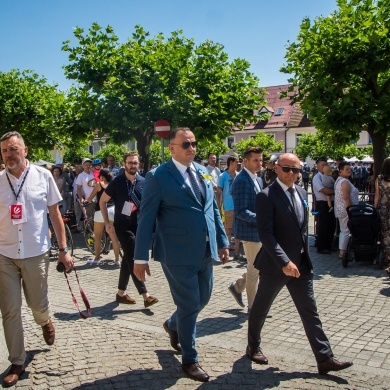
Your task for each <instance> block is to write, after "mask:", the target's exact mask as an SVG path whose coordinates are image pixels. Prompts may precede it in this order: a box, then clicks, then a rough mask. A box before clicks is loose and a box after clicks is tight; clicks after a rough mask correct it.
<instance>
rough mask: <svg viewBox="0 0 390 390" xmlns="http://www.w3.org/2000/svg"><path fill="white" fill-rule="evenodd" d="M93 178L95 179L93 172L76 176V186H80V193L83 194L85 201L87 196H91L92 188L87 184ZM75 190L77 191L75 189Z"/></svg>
mask: <svg viewBox="0 0 390 390" xmlns="http://www.w3.org/2000/svg"><path fill="white" fill-rule="evenodd" d="M94 178H95V176H94V175H93V172H90V173H85V172H81V173H80V174H79V175H78V176H77V179H76V185H78V186H82V191H81V192H82V193H83V195H84V198H85V199H87V198H88V197H89V195H91V194H92V191H93V187H91V186H89V185H88V182H89V181H90V180H93V179H94ZM76 190H77V187H76Z"/></svg>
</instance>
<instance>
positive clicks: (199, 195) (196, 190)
mask: <svg viewBox="0 0 390 390" xmlns="http://www.w3.org/2000/svg"><path fill="white" fill-rule="evenodd" d="M187 173H188V177H189V178H190V182H191V186H192V189H193V190H194V193H195V196H196V198H197V199H198V201H199V203H200V204H201V205H202V206H204V198H203V195H202V192H201V190H200V188H199V185H198V182H197V181H196V178H195V176H194V173H193V172H192V170H191V167H187Z"/></svg>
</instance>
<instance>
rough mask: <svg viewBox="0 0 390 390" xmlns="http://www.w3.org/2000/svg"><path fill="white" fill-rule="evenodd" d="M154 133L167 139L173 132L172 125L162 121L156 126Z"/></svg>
mask: <svg viewBox="0 0 390 390" xmlns="http://www.w3.org/2000/svg"><path fill="white" fill-rule="evenodd" d="M154 132H155V133H156V135H158V136H159V137H161V138H166V137H168V135H169V133H170V132H171V124H170V123H169V122H168V121H166V120H165V119H160V120H158V121H157V122H156V123H155V124H154Z"/></svg>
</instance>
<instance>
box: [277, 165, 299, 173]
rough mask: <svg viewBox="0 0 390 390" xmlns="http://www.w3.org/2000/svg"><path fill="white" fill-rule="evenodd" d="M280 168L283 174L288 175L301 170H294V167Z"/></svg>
mask: <svg viewBox="0 0 390 390" xmlns="http://www.w3.org/2000/svg"><path fill="white" fill-rule="evenodd" d="M280 168H282V171H283V172H285V173H289V172H290V171H292V173H299V172H300V171H301V168H296V167H287V166H281V165H280Z"/></svg>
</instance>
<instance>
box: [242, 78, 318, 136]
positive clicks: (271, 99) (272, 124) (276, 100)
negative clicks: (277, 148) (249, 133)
mask: <svg viewBox="0 0 390 390" xmlns="http://www.w3.org/2000/svg"><path fill="white" fill-rule="evenodd" d="M290 85H291V84H285V85H277V86H272V87H266V88H265V90H266V93H265V96H264V97H265V99H266V101H267V104H266V105H265V106H261V107H259V110H258V111H257V112H259V111H261V110H262V109H263V108H265V109H267V111H269V112H273V115H271V116H270V117H269V118H268V119H266V120H259V121H258V122H256V123H247V124H246V126H245V130H256V129H259V130H260V129H276V128H281V127H283V128H284V127H307V126H311V123H310V121H309V120H308V119H307V116H306V115H305V114H304V112H303V111H302V109H301V107H300V106H299V104H297V103H294V104H291V100H290V99H289V96H291V95H293V94H294V91H293V92H288V93H287V97H285V98H281V97H280V93H281V92H282V91H287V89H288V88H289V87H290ZM257 112H255V113H256V114H257ZM278 114H280V115H278Z"/></svg>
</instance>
